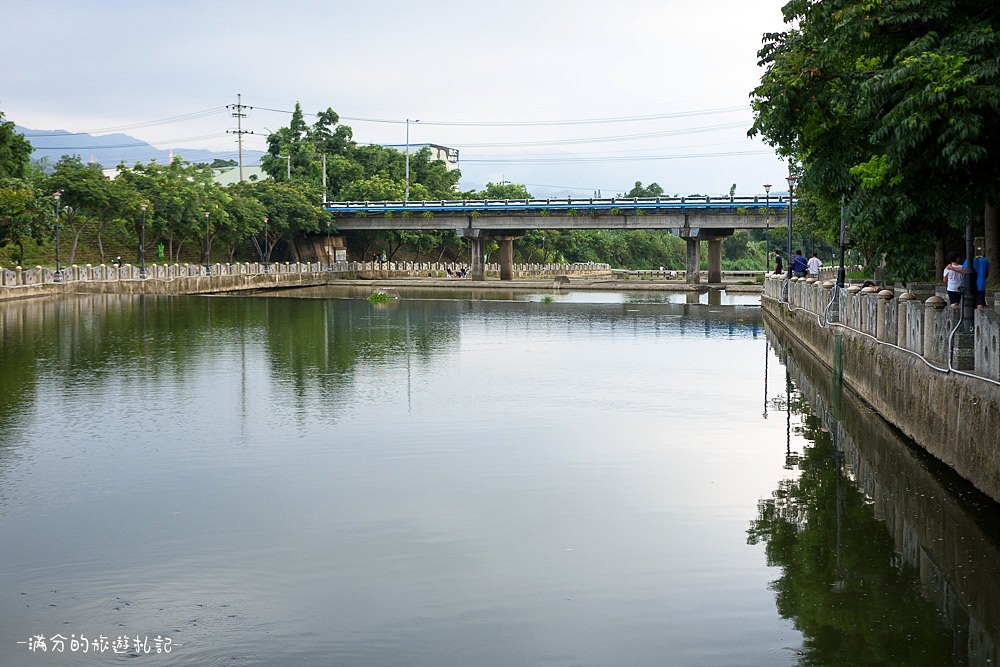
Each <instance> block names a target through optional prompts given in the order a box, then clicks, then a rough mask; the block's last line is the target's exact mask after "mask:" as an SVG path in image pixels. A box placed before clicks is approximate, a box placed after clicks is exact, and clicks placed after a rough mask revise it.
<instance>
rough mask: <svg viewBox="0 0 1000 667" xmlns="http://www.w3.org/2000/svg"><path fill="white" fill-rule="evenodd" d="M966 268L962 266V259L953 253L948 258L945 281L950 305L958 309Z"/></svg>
mask: <svg viewBox="0 0 1000 667" xmlns="http://www.w3.org/2000/svg"><path fill="white" fill-rule="evenodd" d="M964 274H965V268H964V267H963V266H962V257H961V256H960V255H959V254H958V253H957V252H953V253H951V254H950V255H949V256H948V266H946V267H944V274H943V275H944V281H945V282H946V283H947V284H948V287H947V288H945V289H947V290H948V305H949V306H951V307H952V308H958V304H959V302H960V301H961V300H962V278H963V277H964Z"/></svg>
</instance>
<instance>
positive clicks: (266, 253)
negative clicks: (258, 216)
mask: <svg viewBox="0 0 1000 667" xmlns="http://www.w3.org/2000/svg"><path fill="white" fill-rule="evenodd" d="M268 220H270V218H268V217H267V216H266V215H265V216H264V247H263V249H262V250H261V253H260V261H262V262H264V273H267V268H268V267H267V265H268V260H269V259H271V249H270V246H268V245H267V222H268Z"/></svg>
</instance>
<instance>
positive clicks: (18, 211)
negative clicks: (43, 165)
mask: <svg viewBox="0 0 1000 667" xmlns="http://www.w3.org/2000/svg"><path fill="white" fill-rule="evenodd" d="M54 212H55V207H54V204H53V202H52V198H51V197H50V196H49V193H47V192H45V189H44V179H43V177H42V175H41V174H40V173H37V172H32V171H31V170H29V172H28V174H27V177H26V178H0V247H4V246H7V245H10V244H13V245H16V246H17V248H18V252H17V255H16V257H15V260H16V261H17V263H18V264H23V263H24V260H25V248H24V242H25V240H26V239H34V240H35V241H36V242H41V241H42V238H43V237H44V236H45V235H46V234H47V233H48V230H49V225H50V223H51V220H52V217H53V215H54Z"/></svg>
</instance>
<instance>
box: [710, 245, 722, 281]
mask: <svg viewBox="0 0 1000 667" xmlns="http://www.w3.org/2000/svg"><path fill="white" fill-rule="evenodd" d="M708 282H710V283H721V282H722V239H721V238H718V237H715V238H709V239H708Z"/></svg>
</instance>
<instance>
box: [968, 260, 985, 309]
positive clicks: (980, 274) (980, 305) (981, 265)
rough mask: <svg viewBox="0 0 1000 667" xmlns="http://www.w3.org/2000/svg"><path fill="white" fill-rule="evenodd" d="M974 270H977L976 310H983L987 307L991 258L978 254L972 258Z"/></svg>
mask: <svg viewBox="0 0 1000 667" xmlns="http://www.w3.org/2000/svg"><path fill="white" fill-rule="evenodd" d="M966 264H968V262H966ZM972 270H973V271H975V272H976V310H983V309H985V308H986V281H987V280H988V279H989V277H990V260H989V259H987V258H986V257H983V256H982V255H976V257H975V258H974V259H973V260H972Z"/></svg>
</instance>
